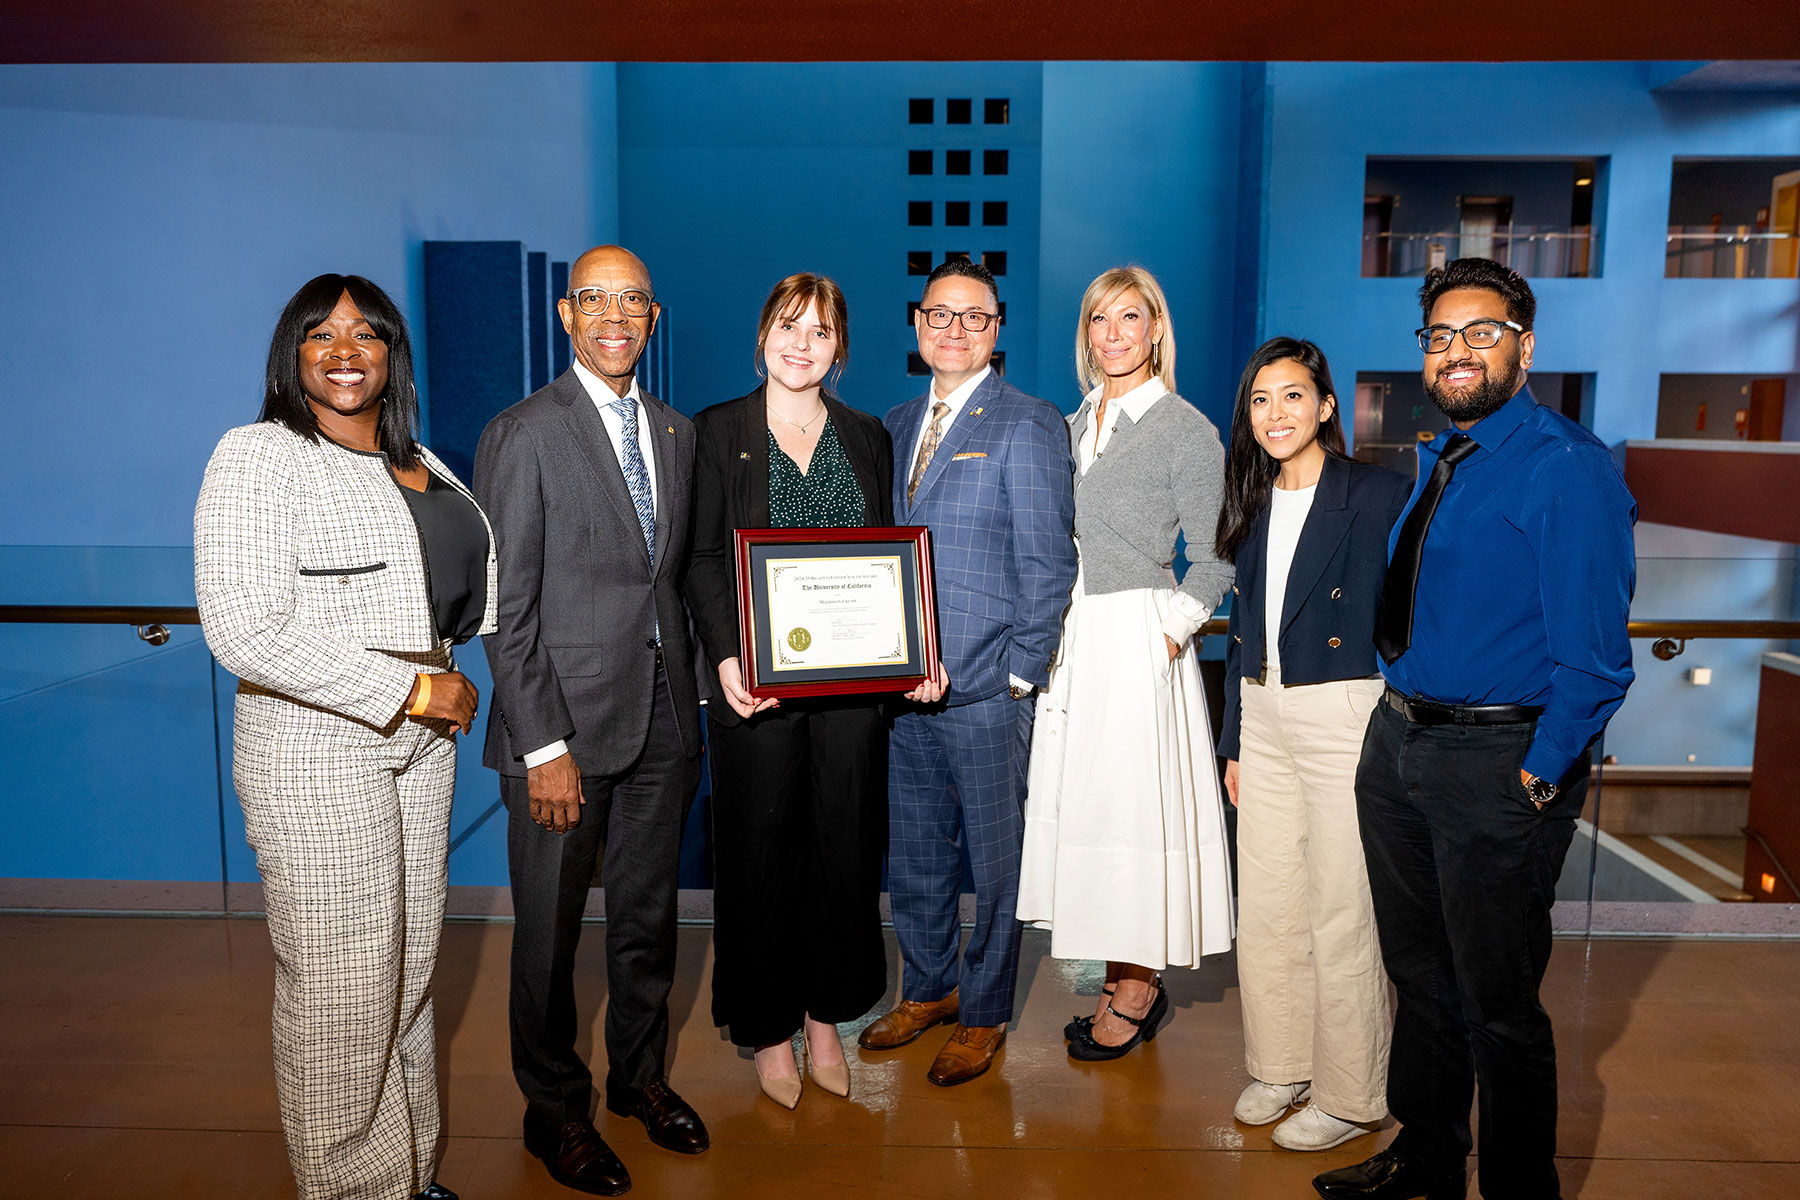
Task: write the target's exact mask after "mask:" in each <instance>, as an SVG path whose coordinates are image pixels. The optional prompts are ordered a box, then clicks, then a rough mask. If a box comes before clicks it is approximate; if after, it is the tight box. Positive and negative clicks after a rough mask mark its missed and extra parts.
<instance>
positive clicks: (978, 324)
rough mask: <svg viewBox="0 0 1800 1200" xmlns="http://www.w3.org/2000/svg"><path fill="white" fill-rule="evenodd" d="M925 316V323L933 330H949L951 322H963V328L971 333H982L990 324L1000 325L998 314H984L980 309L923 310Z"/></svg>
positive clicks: (921, 310)
mask: <svg viewBox="0 0 1800 1200" xmlns="http://www.w3.org/2000/svg"><path fill="white" fill-rule="evenodd" d="M919 311H920V312H922V313H924V314H925V323H926V324H927V325H929V326H931V327H932V328H933V329H948V328H950V322H952V321H961V322H962V327H963V328H964V329H966V330H968V331H969V332H970V333H980V332H981V331H982V330H984V329H986V328H987V327H988V326H989V325H990V324H992V325H997V324H999V323H1000V317H999V315H998V314H996V313H991V312H982V311H981V310H980V309H979V308H965V309H961V310H960V311H959V310H957V309H954V308H921V309H920V310H919Z"/></svg>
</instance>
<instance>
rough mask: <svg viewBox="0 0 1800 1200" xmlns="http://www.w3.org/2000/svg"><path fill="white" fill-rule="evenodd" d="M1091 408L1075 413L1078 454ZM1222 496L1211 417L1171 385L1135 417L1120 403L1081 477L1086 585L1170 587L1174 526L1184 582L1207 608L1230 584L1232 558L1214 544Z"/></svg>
mask: <svg viewBox="0 0 1800 1200" xmlns="http://www.w3.org/2000/svg"><path fill="white" fill-rule="evenodd" d="M1091 419H1092V409H1091V407H1090V406H1089V405H1087V404H1085V403H1084V404H1083V405H1082V406H1081V408H1080V409H1078V410H1077V411H1076V413H1075V415H1074V416H1072V417H1070V418H1069V429H1070V438H1071V445H1072V446H1073V447H1074V448H1075V454H1076V461H1077V462H1079V461H1080V446H1081V439H1082V437H1083V435H1085V434H1086V433H1087V432H1088V429H1089V427H1090V426H1089V422H1090V420H1091ZM1224 496H1225V447H1224V446H1223V445H1222V444H1221V443H1220V442H1219V431H1218V430H1217V429H1215V428H1214V427H1213V423H1212V422H1211V421H1209V420H1207V419H1206V417H1205V416H1204V415H1203V414H1202V413H1201V412H1200V410H1199V409H1197V408H1195V407H1194V406H1193V405H1192V404H1189V403H1188V402H1187V401H1186V400H1183V399H1182V398H1181V397H1180V396H1178V395H1176V394H1175V393H1173V392H1171V393H1169V394H1167V395H1165V396H1162V397H1161V398H1159V399H1158V400H1156V401H1155V402H1154V403H1153V404H1151V406H1150V407H1149V408H1147V409H1145V410H1144V418H1143V420H1141V421H1137V422H1134V421H1132V419H1131V417H1130V415H1129V414H1128V413H1126V412H1124V411H1123V410H1121V411H1120V413H1119V419H1118V422H1117V424H1115V425H1114V426H1113V431H1112V436H1111V437H1110V438H1109V439H1107V443H1106V450H1105V452H1104V453H1102V454H1101V455H1100V457H1099V458H1097V459H1095V460H1094V465H1093V466H1091V467H1089V468H1088V471H1087V473H1086V474H1085V475H1082V474H1078V475H1076V476H1075V537H1076V540H1077V542H1078V543H1079V545H1080V548H1081V578H1082V586H1083V588H1084V590H1085V591H1086V592H1087V593H1088V594H1089V595H1098V594H1101V593H1105V592H1123V591H1127V590H1129V589H1131V588H1158V587H1168V586H1169V585H1170V582H1171V579H1170V575H1169V571H1168V567H1169V563H1170V562H1171V560H1172V559H1173V558H1174V556H1175V531H1176V530H1177V529H1180V530H1181V531H1182V532H1183V533H1184V534H1185V535H1186V537H1187V557H1188V562H1189V564H1190V565H1189V567H1188V573H1187V576H1186V578H1184V579H1183V580H1182V581H1181V590H1182V591H1184V592H1186V593H1188V594H1189V595H1190V596H1193V597H1194V598H1195V599H1196V600H1198V601H1199V602H1200V603H1201V604H1203V605H1204V606H1205V607H1206V608H1207V610H1208V611H1211V610H1212V609H1214V608H1216V607H1218V604H1219V599H1220V598H1221V597H1222V596H1224V594H1225V589H1226V588H1228V587H1230V586H1231V579H1232V568H1231V564H1230V563H1228V562H1225V561H1223V560H1222V559H1220V558H1218V557H1217V556H1216V555H1215V554H1214V553H1213V535H1214V531H1215V527H1216V526H1217V524H1218V521H1219V505H1220V503H1221V502H1222V501H1223V500H1224Z"/></svg>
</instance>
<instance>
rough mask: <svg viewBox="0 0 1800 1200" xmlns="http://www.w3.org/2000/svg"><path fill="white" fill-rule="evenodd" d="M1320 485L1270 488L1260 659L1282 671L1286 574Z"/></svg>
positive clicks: (1290, 570) (1264, 563)
mask: <svg viewBox="0 0 1800 1200" xmlns="http://www.w3.org/2000/svg"><path fill="white" fill-rule="evenodd" d="M1318 492H1319V485H1318V484H1314V485H1313V486H1312V487H1303V488H1295V489H1294V490H1293V491H1283V490H1282V489H1281V488H1278V487H1272V488H1270V489H1269V548H1268V550H1267V552H1265V553H1264V555H1263V580H1264V582H1263V661H1264V662H1266V663H1268V664H1269V666H1271V667H1273V668H1274V669H1275V670H1277V671H1279V670H1281V615H1282V607H1283V605H1284V602H1285V601H1286V600H1287V582H1288V575H1289V574H1290V573H1291V572H1292V570H1293V566H1294V551H1295V550H1298V549H1299V548H1300V531H1301V530H1303V529H1305V528H1306V514H1307V513H1309V512H1311V511H1312V505H1313V497H1314V496H1316V495H1317V494H1318Z"/></svg>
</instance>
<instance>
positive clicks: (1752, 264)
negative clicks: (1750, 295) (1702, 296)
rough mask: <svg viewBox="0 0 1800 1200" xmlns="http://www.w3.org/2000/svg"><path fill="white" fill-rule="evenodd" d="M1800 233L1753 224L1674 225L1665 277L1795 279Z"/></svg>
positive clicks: (1798, 258)
mask: <svg viewBox="0 0 1800 1200" xmlns="http://www.w3.org/2000/svg"><path fill="white" fill-rule="evenodd" d="M1797 264H1800V235H1797V234H1792V233H1771V232H1769V231H1768V230H1766V229H1758V228H1756V227H1755V226H1753V225H1737V226H1715V225H1671V226H1669V241H1668V249H1667V251H1666V252H1665V257H1664V262H1663V277H1664V278H1666V279H1792V278H1794V275H1795V269H1796V265H1797Z"/></svg>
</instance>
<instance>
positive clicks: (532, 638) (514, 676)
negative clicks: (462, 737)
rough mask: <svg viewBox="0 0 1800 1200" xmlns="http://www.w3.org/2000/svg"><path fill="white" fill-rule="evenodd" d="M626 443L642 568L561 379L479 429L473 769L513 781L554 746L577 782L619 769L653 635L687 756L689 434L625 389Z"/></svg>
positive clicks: (606, 462) (598, 433)
mask: <svg viewBox="0 0 1800 1200" xmlns="http://www.w3.org/2000/svg"><path fill="white" fill-rule="evenodd" d="M640 396H641V398H642V399H643V402H644V410H645V412H646V414H647V415H648V416H649V422H648V423H647V424H646V425H645V426H644V427H643V428H641V429H640V430H639V431H638V438H639V442H640V444H641V446H642V447H643V450H644V452H645V453H646V454H650V455H654V456H655V462H656V499H657V503H656V531H655V533H656V542H655V545H656V562H655V565H654V567H653V566H652V565H651V561H650V556H649V554H648V553H646V551H645V548H644V531H643V527H642V526H641V525H639V524H638V517H637V509H635V508H634V507H633V506H632V502H631V491H630V489H629V488H628V487H627V486H626V484H625V475H624V472H623V471H621V470H620V468H619V457H618V455H617V454H616V453H615V452H614V451H613V447H612V439H611V438H610V437H609V436H607V432H606V425H605V424H604V423H603V422H602V421H601V419H600V410H599V409H597V408H595V407H594V402H593V400H592V399H591V398H590V397H589V396H588V393H587V389H586V388H585V387H583V386H582V384H581V380H580V379H579V378H578V377H577V376H576V374H575V370H574V368H573V367H571V368H570V369H569V370H567V371H564V372H563V373H562V374H561V375H559V376H557V377H556V379H554V380H552V381H551V383H550V384H549V386H547V387H543V388H539V389H538V390H537V391H535V392H533V393H532V394H531V395H529V396H527V397H526V398H525V399H523V400H521V401H520V402H519V403H517V404H515V405H513V406H512V407H511V408H509V409H506V410H505V411H503V412H501V413H500V414H499V415H497V416H496V417H494V419H493V420H492V421H489V422H488V426H487V428H486V429H485V430H483V431H482V434H481V442H480V445H479V446H478V447H477V449H476V451H475V496H476V498H477V499H478V500H480V501H481V507H482V508H483V509H484V510H486V512H487V514H488V519H489V520H490V521H491V522H492V523H493V527H494V546H495V549H496V550H497V551H498V554H499V559H500V565H499V583H500V604H499V623H500V628H499V629H498V631H497V632H495V633H494V634H493V635H492V636H490V637H485V638H483V639H482V647H483V648H484V649H485V650H486V651H487V659H488V666H489V667H490V668H491V669H492V670H493V674H494V694H493V703H492V704H491V705H489V708H490V710H491V711H492V713H493V717H492V718H490V719H489V721H488V732H487V747H486V752H485V754H484V756H483V761H484V762H485V763H486V764H487V765H488V766H489V767H492V768H493V769H494V770H496V771H499V772H500V773H501V774H502V775H512V776H523V775H524V774H525V764H524V761H523V759H524V756H525V755H526V754H529V753H530V752H531V751H533V750H536V749H539V748H540V747H543V746H548V745H550V744H551V743H552V742H555V741H557V740H559V739H560V740H563V741H566V742H568V744H569V752H570V753H571V754H573V755H574V756H575V765H576V766H577V767H579V768H580V770H581V773H582V774H583V775H616V774H619V773H621V772H623V771H626V770H628V769H630V767H631V765H632V763H634V762H636V761H637V758H638V756H639V754H640V753H642V751H643V748H644V745H645V742H646V740H647V739H648V738H649V736H650V713H651V710H652V709H653V708H654V707H655V704H656V636H657V630H658V629H660V630H661V631H662V650H663V662H664V665H665V673H666V675H667V676H668V681H669V682H668V689H669V697H670V699H671V700H672V701H673V704H674V708H675V726H676V731H677V732H678V733H679V735H680V737H681V744H682V746H683V748H684V749H685V750H686V752H687V753H689V754H698V753H699V751H700V700H701V698H702V697H704V696H706V695H708V694H709V692H708V690H706V689H705V688H704V687H703V686H702V685H703V684H704V680H703V679H701V678H700V677H699V675H698V673H697V671H696V670H695V657H694V651H693V648H692V646H691V645H690V641H689V638H688V614H687V609H686V606H685V605H684V604H683V603H682V594H683V593H682V576H683V573H684V572H685V571H686V569H687V558H688V531H689V529H690V528H691V525H692V522H691V518H690V515H689V502H688V494H689V489H690V488H691V486H692V483H691V475H692V473H693V463H694V427H693V425H692V424H690V423H689V422H688V419H687V418H686V417H684V416H682V415H681V414H680V413H678V412H676V411H675V410H674V409H672V408H670V407H669V406H668V405H666V404H664V403H663V402H662V401H660V400H658V399H657V398H656V397H655V396H652V395H650V394H649V393H648V392H642V391H640Z"/></svg>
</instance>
